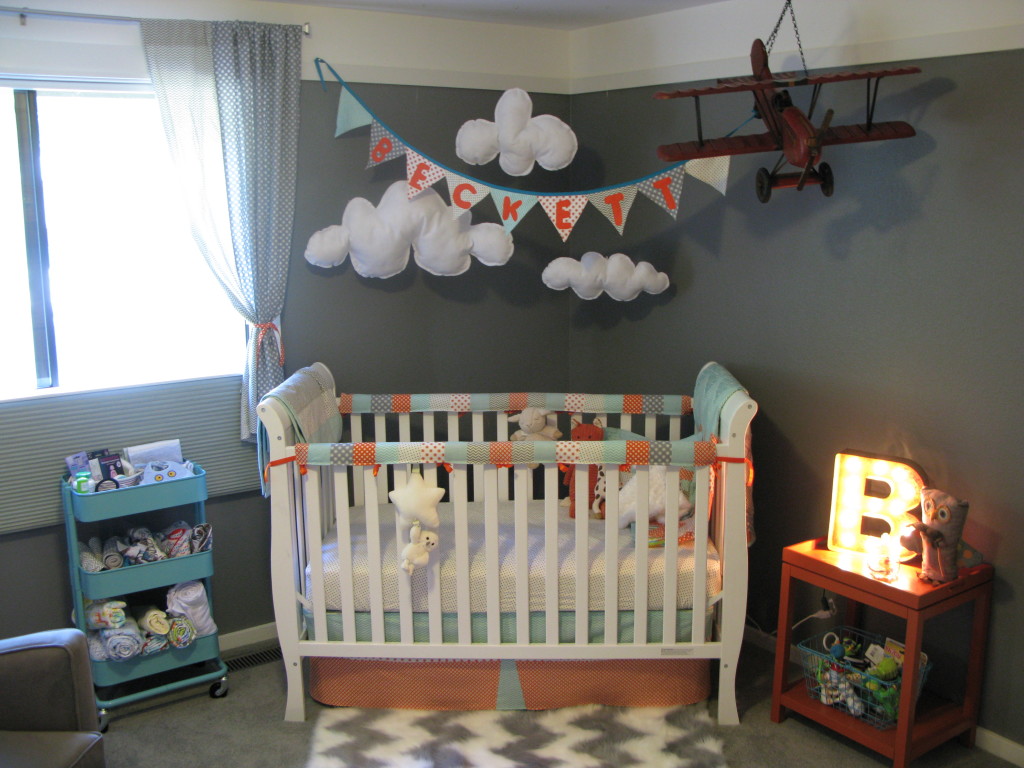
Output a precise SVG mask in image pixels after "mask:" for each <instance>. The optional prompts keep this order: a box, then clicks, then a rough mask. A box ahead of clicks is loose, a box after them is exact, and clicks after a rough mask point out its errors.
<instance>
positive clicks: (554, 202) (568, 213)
mask: <svg viewBox="0 0 1024 768" xmlns="http://www.w3.org/2000/svg"><path fill="white" fill-rule="evenodd" d="M540 206H541V208H543V209H544V210H545V211H546V212H547V214H548V218H549V219H551V223H552V224H554V225H555V229H556V230H558V234H559V235H561V237H562V242H563V243H564V242H565V241H566V240H568V239H569V235H570V234H572V228H573V227H575V226H576V222H577V221H578V220H579V218H580V214H581V213H583V209H584V208H586V207H587V196H586V195H564V196H562V195H545V196H544V197H542V198H541V199H540Z"/></svg>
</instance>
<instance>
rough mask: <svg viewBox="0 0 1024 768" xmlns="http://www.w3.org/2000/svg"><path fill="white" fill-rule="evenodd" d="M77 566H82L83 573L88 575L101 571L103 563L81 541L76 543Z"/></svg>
mask: <svg viewBox="0 0 1024 768" xmlns="http://www.w3.org/2000/svg"><path fill="white" fill-rule="evenodd" d="M78 564H79V565H80V566H82V570H83V571H88V572H89V573H96V572H97V571H102V570H103V561H102V560H100V559H99V558H98V557H96V553H95V552H93V551H92V550H91V549H90V548H89V545H88V544H85V543H84V542H81V541H80V542H78Z"/></svg>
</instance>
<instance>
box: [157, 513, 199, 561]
mask: <svg viewBox="0 0 1024 768" xmlns="http://www.w3.org/2000/svg"><path fill="white" fill-rule="evenodd" d="M157 541H159V543H160V546H161V547H163V550H164V551H165V552H166V553H167V556H168V557H181V556H182V555H191V554H192V526H190V525H189V524H188V523H186V522H184V521H183V520H179V521H178V522H176V523H173V524H171V525H170V526H169V527H168V528H165V529H164V531H163V532H162V533H160V534H159V535H158V536H157Z"/></svg>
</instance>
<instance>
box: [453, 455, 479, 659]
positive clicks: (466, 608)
mask: <svg viewBox="0 0 1024 768" xmlns="http://www.w3.org/2000/svg"><path fill="white" fill-rule="evenodd" d="M468 475H469V473H468V472H467V471H466V465H465V464H457V465H455V466H454V467H453V468H452V475H451V488H452V502H453V506H454V507H455V513H454V517H455V573H456V579H455V604H456V610H457V612H458V617H459V643H460V644H462V645H469V644H470V642H471V641H472V637H473V635H472V623H471V615H470V589H469V505H468V495H467V488H466V485H467V480H468ZM477 588H479V587H477Z"/></svg>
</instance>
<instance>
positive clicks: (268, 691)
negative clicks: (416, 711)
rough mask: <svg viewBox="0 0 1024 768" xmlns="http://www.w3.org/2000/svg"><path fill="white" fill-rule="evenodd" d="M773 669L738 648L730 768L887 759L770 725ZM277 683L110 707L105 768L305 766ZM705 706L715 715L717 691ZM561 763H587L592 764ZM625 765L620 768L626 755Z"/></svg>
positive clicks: (958, 765)
mask: <svg viewBox="0 0 1024 768" xmlns="http://www.w3.org/2000/svg"><path fill="white" fill-rule="evenodd" d="M771 675H772V669H771V655H770V654H769V653H767V652H766V651H764V650H762V649H760V648H757V647H754V646H749V645H748V646H745V647H744V649H743V654H742V656H741V658H740V667H739V679H740V680H741V685H740V688H739V690H738V698H739V701H740V721H741V724H740V725H739V726H738V727H735V728H720V729H718V731H717V732H718V733H719V734H720V735H721V737H722V739H723V742H724V743H723V749H722V754H723V756H724V759H725V763H726V764H727V765H728V766H729V768H774V767H775V766H779V768H822V766H828V767H829V768H884V767H886V766H889V765H891V762H890V761H888V760H885V759H884V758H883V757H881V756H880V755H877V754H875V753H873V752H871V751H869V750H867V749H864V748H863V747H860V746H859V745H857V744H854V743H852V742H850V741H848V740H846V739H844V738H842V737H840V736H837V735H835V734H833V733H831V732H830V731H828V730H827V729H825V728H822V727H820V726H818V725H816V724H814V723H810V722H809V721H807V720H804V719H802V718H800V717H797V716H793V717H790V718H788V719H787V720H785V721H784V722H782V723H780V724H775V723H772V722H771V721H770V719H769V700H770V697H771ZM284 689H285V686H284V674H283V671H282V669H281V663H280V661H277V662H274V663H268V664H261V665H259V666H254V667H250V668H248V669H242V670H240V671H237V672H232V673H230V692H229V694H228V696H227V697H225V698H223V699H211V698H210V697H209V695H208V694H207V688H206V686H201V687H197V688H195V689H190V690H185V691H179V692H176V693H174V694H168V695H165V696H162V697H159V698H155V699H149V700H146V701H143V702H139V703H137V704H134V705H130V706H128V707H124V708H123V709H120V710H115V711H114V712H113V713H112V714H111V719H110V728H109V730H108V732H107V735H106V738H105V740H104V741H105V743H106V750H107V765H108V768H138V767H139V766H145V768H191V767H192V766H211V767H212V766H216V768H304V766H306V762H307V759H308V758H309V753H310V747H311V744H312V739H313V729H314V725H315V723H316V721H317V718H318V716H319V714H320V712H321V711H323V710H324V709H325V708H324V707H321V706H320V705H318V704H316V703H315V702H312V701H309V702H308V703H307V710H306V715H307V717H306V722H304V723H286V722H284V720H283V719H282V718H283V715H284ZM708 708H709V711H710V712H711V714H712V715H714V713H715V701H714V699H712V700H711V701H710V702H709V705H708ZM560 765H561V766H564V768H584V767H586V768H589V766H590V765H592V764H591V763H588V762H579V763H577V764H573V763H569V762H564V763H562V764H560ZM622 766H623V768H626V765H625V763H623V764H622ZM912 766H913V768H1013V766H1012V765H1011V764H1010V763H1008V762H1006V761H1004V760H999V759H997V758H995V757H993V756H992V755H990V754H988V753H985V752H982V751H981V750H978V749H967V748H966V747H963V746H962V745H961V744H959V743H958V742H956V741H953V742H950V743H948V744H945V745H943V746H941V747H939V748H937V749H935V750H933V751H932V752H929V753H928V754H927V755H925V756H923V757H921V758H918V759H917V760H915V761H914V762H913V764H912ZM346 768H370V766H366V765H351V766H347V767H346ZM481 768H490V766H482V767H481ZM524 768H540V767H539V766H529V767H527V766H524ZM552 768H553V766H552Z"/></svg>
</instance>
